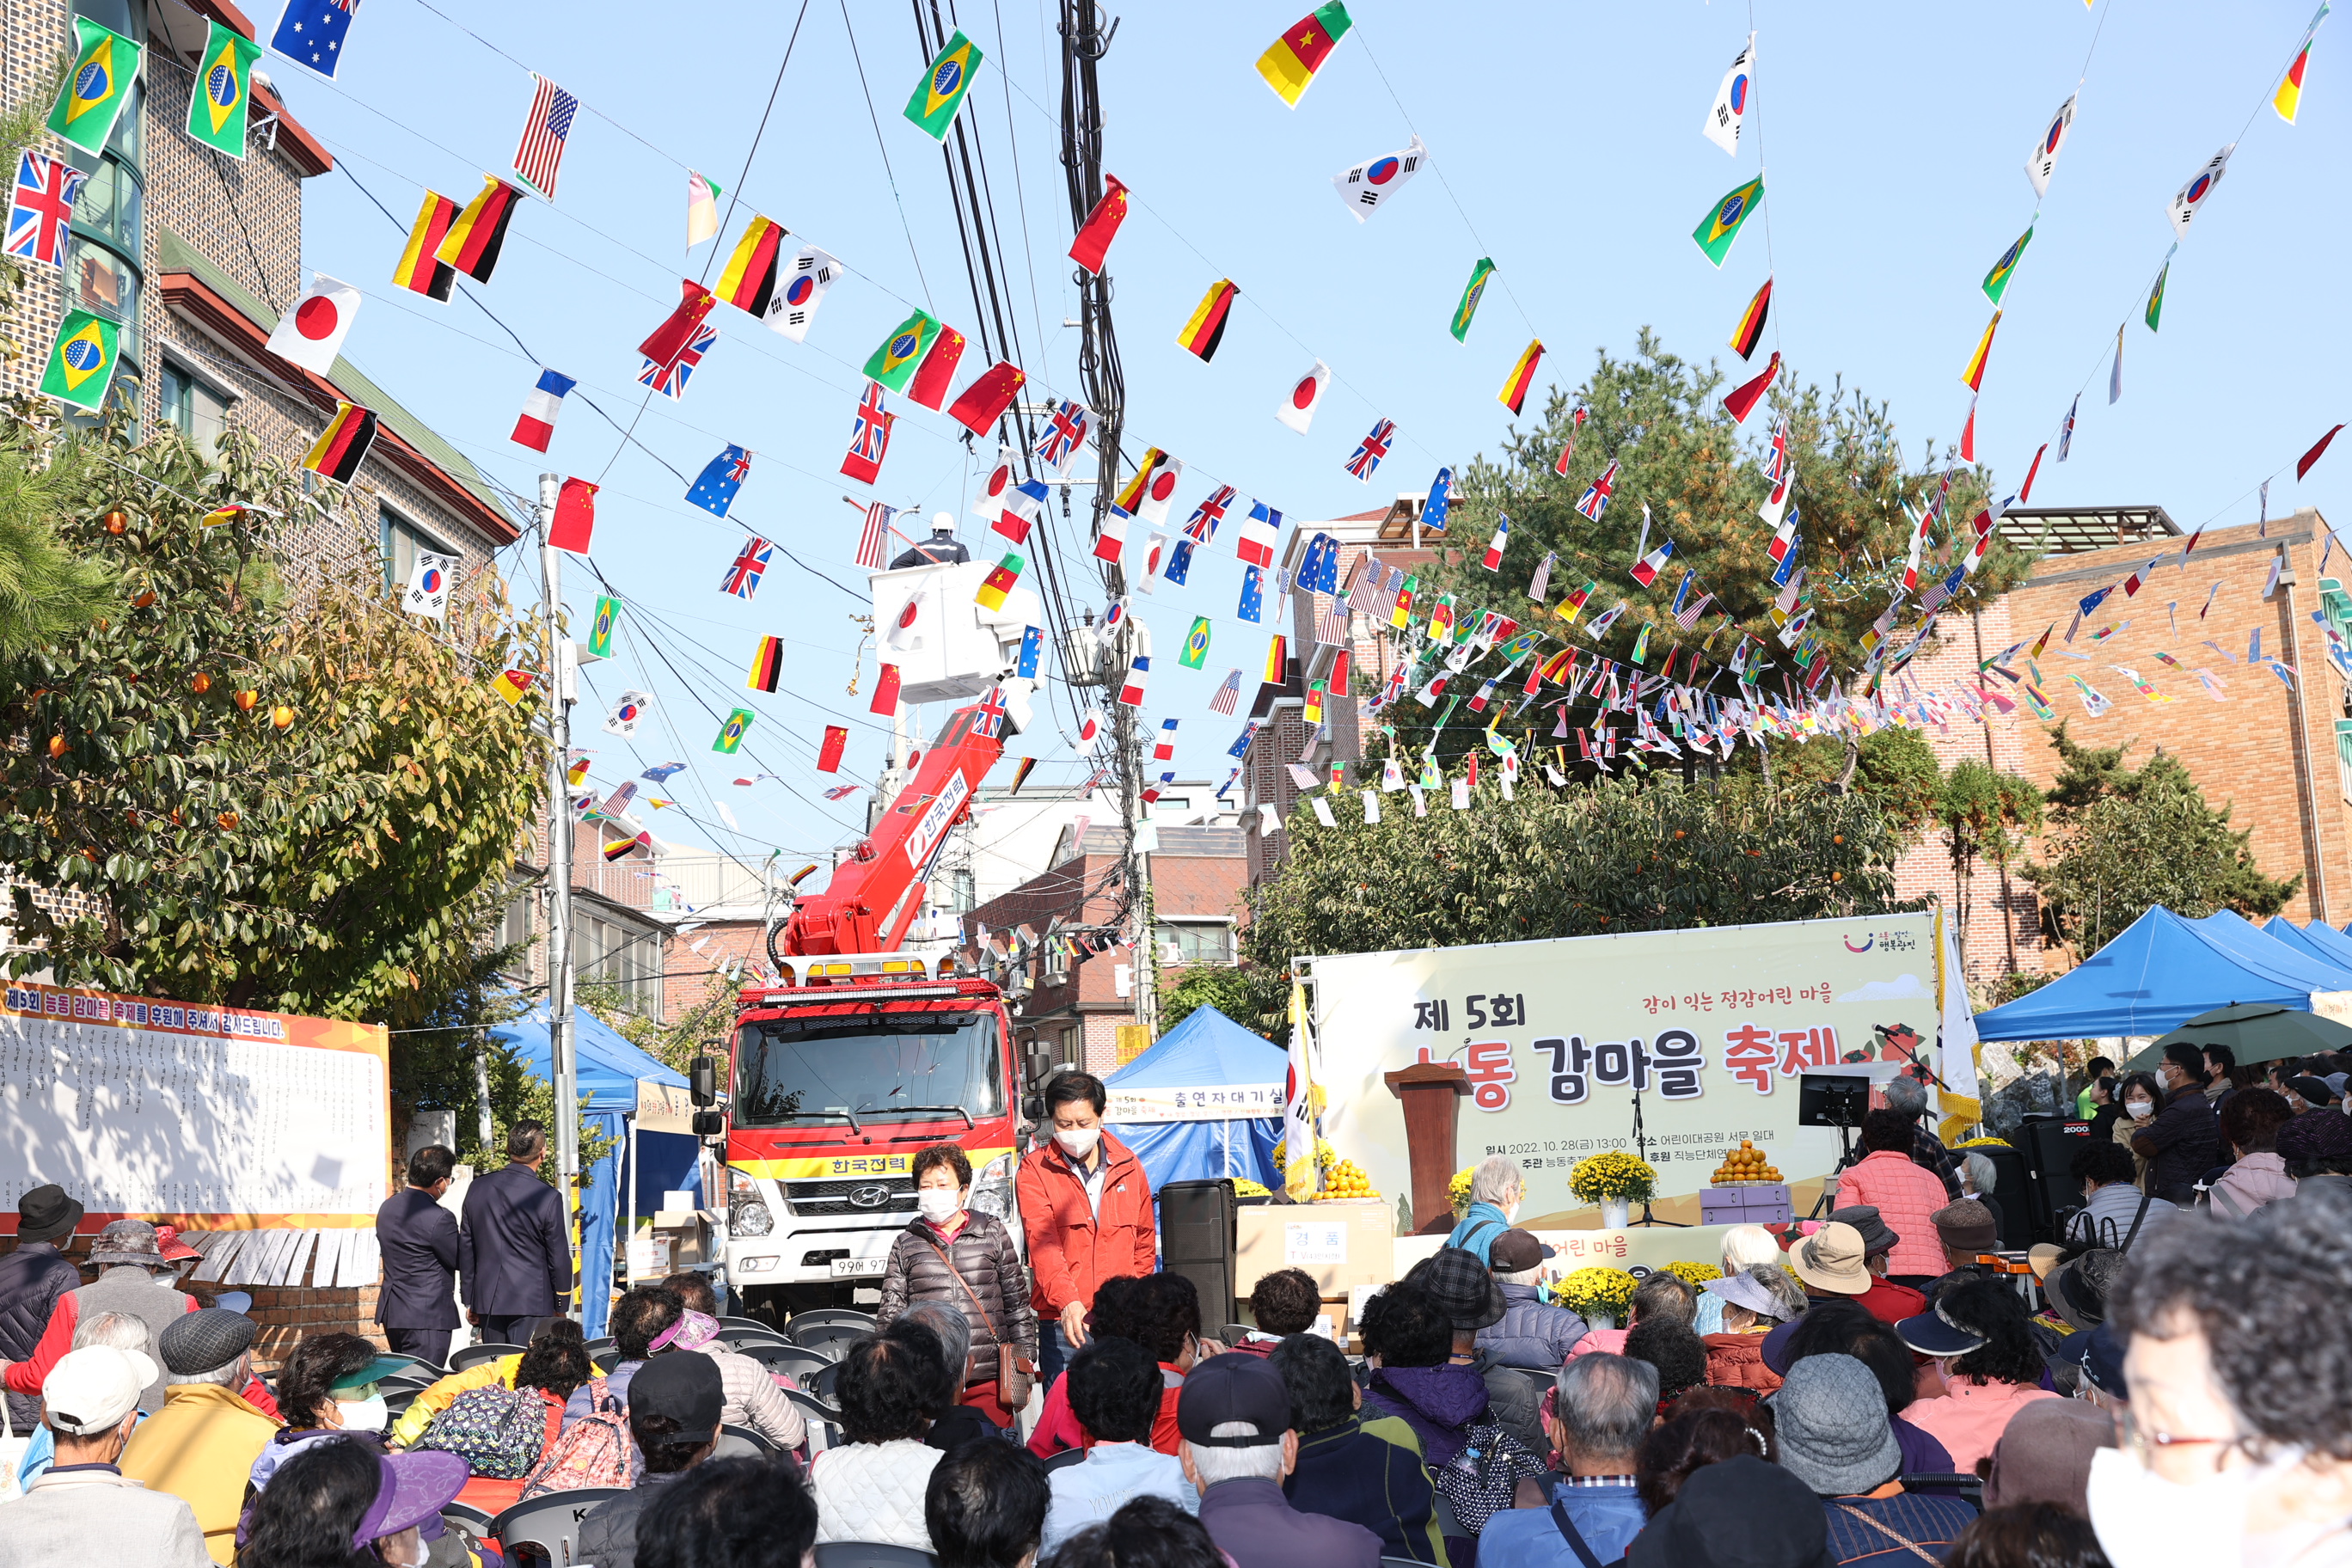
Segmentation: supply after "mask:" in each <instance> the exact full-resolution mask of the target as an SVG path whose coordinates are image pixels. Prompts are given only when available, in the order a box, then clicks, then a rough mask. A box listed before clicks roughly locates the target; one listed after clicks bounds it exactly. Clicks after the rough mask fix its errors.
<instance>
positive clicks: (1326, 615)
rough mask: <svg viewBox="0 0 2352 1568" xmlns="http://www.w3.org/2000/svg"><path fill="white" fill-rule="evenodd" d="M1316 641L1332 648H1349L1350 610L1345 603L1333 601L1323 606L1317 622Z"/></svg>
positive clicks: (1337, 600)
mask: <svg viewBox="0 0 2352 1568" xmlns="http://www.w3.org/2000/svg"><path fill="white" fill-rule="evenodd" d="M1315 640H1316V641H1317V642H1319V643H1326V644H1328V645H1329V646H1330V647H1347V646H1348V609H1347V605H1346V604H1345V602H1344V601H1342V600H1339V599H1337V598H1335V599H1333V600H1332V601H1331V602H1330V603H1328V604H1327V605H1324V606H1323V613H1322V614H1321V615H1320V616H1317V617H1316V620H1315Z"/></svg>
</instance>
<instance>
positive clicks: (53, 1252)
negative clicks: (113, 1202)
mask: <svg viewBox="0 0 2352 1568" xmlns="http://www.w3.org/2000/svg"><path fill="white" fill-rule="evenodd" d="M81 1215H82V1207H81V1205H79V1204H78V1203H76V1202H74V1201H73V1199H71V1198H69V1197H68V1196H66V1190H65V1189H64V1188H63V1187H61V1186H58V1184H56V1183H55V1182H51V1183H50V1184H47V1186H41V1187H35V1188H34V1189H33V1190H32V1191H30V1192H28V1193H26V1194H25V1195H24V1196H23V1197H21V1198H19V1199H17V1200H16V1250H15V1251H13V1252H11V1253H9V1254H8V1255H7V1256H6V1257H5V1258H0V1363H8V1362H12V1361H23V1360H25V1359H26V1357H28V1356H30V1355H31V1354H32V1353H33V1347H34V1346H36V1345H37V1344H39V1343H40V1342H41V1331H43V1330H44V1329H46V1328H47V1327H48V1326H49V1315H50V1314H51V1313H52V1312H54V1311H55V1310H57V1305H58V1299H59V1298H60V1297H62V1296H64V1295H65V1294H66V1292H67V1291H68V1290H76V1289H80V1287H81V1270H80V1269H79V1268H75V1267H74V1266H73V1264H72V1262H71V1261H70V1260H68V1258H67V1257H66V1255H65V1252H64V1249H63V1247H61V1245H60V1243H61V1242H70V1241H71V1240H72V1239H73V1231H74V1226H77V1225H79V1224H80V1223H81ZM7 1400H8V1421H9V1424H10V1425H11V1426H14V1427H15V1428H16V1430H17V1431H19V1432H22V1431H25V1430H26V1429H27V1428H29V1427H31V1426H36V1425H37V1424H38V1423H39V1421H40V1419H41V1396H40V1390H39V1386H38V1385H37V1384H36V1385H35V1386H34V1388H32V1389H31V1390H28V1391H25V1392H19V1391H17V1390H15V1389H10V1390H9V1391H8V1393H7Z"/></svg>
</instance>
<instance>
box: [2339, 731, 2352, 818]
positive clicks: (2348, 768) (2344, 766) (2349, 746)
mask: <svg viewBox="0 0 2352 1568" xmlns="http://www.w3.org/2000/svg"><path fill="white" fill-rule="evenodd" d="M2336 784H2337V785H2338V786H2339V787H2340V788H2341V789H2342V790H2343V792H2344V802H2345V804H2346V805H2352V719H2338V720H2337V721H2336Z"/></svg>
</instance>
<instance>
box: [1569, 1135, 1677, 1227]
mask: <svg viewBox="0 0 2352 1568" xmlns="http://www.w3.org/2000/svg"><path fill="white" fill-rule="evenodd" d="M1568 1190H1569V1192H1570V1194H1572V1195H1574V1196H1575V1197H1577V1198H1578V1199H1580V1200H1581V1201H1582V1202H1585V1203H1588V1204H1599V1205H1601V1229H1603V1230H1622V1229H1624V1228H1625V1223H1626V1220H1627V1217H1628V1216H1629V1215H1630V1214H1631V1212H1632V1209H1633V1205H1635V1204H1637V1203H1642V1204H1646V1203H1648V1202H1649V1201H1650V1199H1651V1197H1652V1195H1653V1194H1655V1193H1656V1192H1657V1190H1658V1173H1657V1172H1655V1171H1654V1170H1652V1169H1651V1168H1650V1163H1649V1162H1648V1161H1646V1160H1643V1159H1642V1158H1641V1157H1639V1156H1638V1155H1634V1154H1628V1153H1627V1152H1625V1151H1624V1150H1622V1149H1604V1150H1602V1151H1601V1152H1600V1153H1598V1154H1592V1155H1588V1156H1587V1157H1586V1158H1584V1159H1582V1160H1580V1161H1578V1162H1577V1163H1576V1168H1575V1169H1574V1170H1572V1171H1570V1173H1568Z"/></svg>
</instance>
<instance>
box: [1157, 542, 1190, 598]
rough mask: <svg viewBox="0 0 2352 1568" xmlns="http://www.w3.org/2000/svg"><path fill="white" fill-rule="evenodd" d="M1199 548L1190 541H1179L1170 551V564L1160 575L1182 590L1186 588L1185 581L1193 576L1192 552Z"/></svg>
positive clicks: (1162, 569)
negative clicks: (1183, 587)
mask: <svg viewBox="0 0 2352 1568" xmlns="http://www.w3.org/2000/svg"><path fill="white" fill-rule="evenodd" d="M1199 548H1200V546H1199V545H1197V544H1195V543H1193V542H1192V541H1191V540H1189V539H1180V540H1178V541H1177V542H1176V543H1175V547H1174V548H1173V549H1171V550H1170V551H1169V552H1168V564H1167V565H1166V566H1165V567H1163V568H1161V570H1160V575H1161V576H1162V577H1165V578H1167V579H1168V580H1169V581H1170V582H1171V583H1173V584H1176V585H1177V586H1178V587H1180V588H1181V587H1182V586H1184V580H1185V579H1186V578H1187V577H1190V576H1191V575H1192V552H1193V551H1195V550H1198V549H1199Z"/></svg>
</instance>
